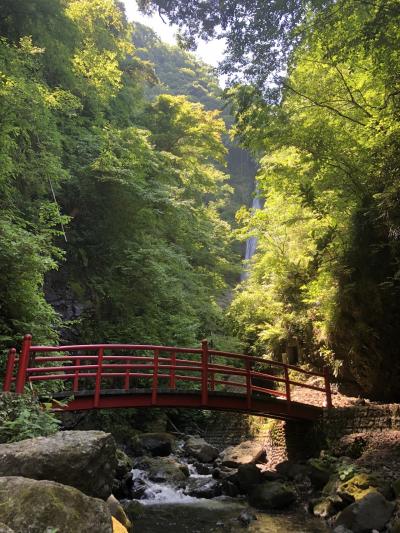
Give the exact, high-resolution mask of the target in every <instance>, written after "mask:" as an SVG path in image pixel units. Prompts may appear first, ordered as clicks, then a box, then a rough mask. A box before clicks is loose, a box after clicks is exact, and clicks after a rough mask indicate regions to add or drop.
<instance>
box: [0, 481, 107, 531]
mask: <svg viewBox="0 0 400 533" xmlns="http://www.w3.org/2000/svg"><path fill="white" fill-rule="evenodd" d="M0 522H3V523H4V524H7V526H9V527H10V528H11V529H12V530H13V531H14V532H15V533H27V532H28V531H29V533H44V532H45V531H50V530H51V531H59V532H62V533H82V531H93V532H94V531H95V532H96V533H112V521H111V514H110V511H109V510H108V507H107V504H106V503H105V502H104V501H102V500H100V499H97V498H92V497H90V496H86V495H85V494H83V493H82V492H81V491H79V490H78V489H75V488H73V487H68V486H65V485H61V484H60V483H55V482H54V481H37V480H34V479H28V478H24V477H11V476H7V477H2V478H0Z"/></svg>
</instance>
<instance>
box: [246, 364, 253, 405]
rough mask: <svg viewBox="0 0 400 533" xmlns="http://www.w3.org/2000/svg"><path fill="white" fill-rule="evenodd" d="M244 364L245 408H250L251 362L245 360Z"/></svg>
mask: <svg viewBox="0 0 400 533" xmlns="http://www.w3.org/2000/svg"><path fill="white" fill-rule="evenodd" d="M245 364H246V400H247V402H246V405H247V409H249V410H250V409H251V394H252V390H251V363H250V361H245Z"/></svg>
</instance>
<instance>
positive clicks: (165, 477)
mask: <svg viewBox="0 0 400 533" xmlns="http://www.w3.org/2000/svg"><path fill="white" fill-rule="evenodd" d="M135 468H140V469H141V470H146V471H147V472H148V477H149V479H150V480H151V481H155V482H158V483H163V482H167V483H171V482H180V481H185V480H186V478H187V477H189V469H188V466H187V465H185V464H181V463H178V461H176V460H175V459H173V458H172V457H143V459H141V460H140V462H138V463H137V464H136V465H135Z"/></svg>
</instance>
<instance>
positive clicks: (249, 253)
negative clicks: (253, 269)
mask: <svg viewBox="0 0 400 533" xmlns="http://www.w3.org/2000/svg"><path fill="white" fill-rule="evenodd" d="M251 208H252V210H253V212H255V211H258V210H259V209H261V200H260V197H259V196H258V191H256V192H255V196H254V198H253V202H252V205H251ZM256 248H257V237H255V236H252V237H249V238H248V239H247V241H246V251H245V254H244V259H245V261H246V265H247V266H246V270H244V271H243V272H242V275H241V281H243V280H245V279H247V278H248V276H249V272H248V262H249V261H250V259H251V258H252V257H253V255H254V254H255V252H256Z"/></svg>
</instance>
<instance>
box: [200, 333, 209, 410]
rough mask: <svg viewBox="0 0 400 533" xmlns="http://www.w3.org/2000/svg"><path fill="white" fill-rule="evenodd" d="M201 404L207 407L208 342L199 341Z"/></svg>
mask: <svg viewBox="0 0 400 533" xmlns="http://www.w3.org/2000/svg"><path fill="white" fill-rule="evenodd" d="M201 366H202V374H201V376H202V380H201V403H202V405H204V406H205V405H207V401H208V341H207V340H204V341H201Z"/></svg>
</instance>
